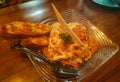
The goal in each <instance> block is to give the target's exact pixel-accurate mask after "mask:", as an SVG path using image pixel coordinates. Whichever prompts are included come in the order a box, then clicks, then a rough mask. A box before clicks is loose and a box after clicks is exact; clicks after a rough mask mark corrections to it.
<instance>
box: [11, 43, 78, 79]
mask: <svg viewBox="0 0 120 82" xmlns="http://www.w3.org/2000/svg"><path fill="white" fill-rule="evenodd" d="M11 48H12V49H16V50H20V51H24V52H25V53H27V54H28V55H31V56H34V57H36V58H38V59H40V60H42V61H43V62H45V63H47V64H48V65H50V67H51V69H52V71H53V73H54V74H55V76H59V77H61V78H62V77H63V78H70V77H76V76H78V74H77V71H78V69H76V68H74V67H73V66H71V65H63V64H62V63H61V62H60V61H59V60H58V61H53V62H51V61H50V60H49V59H48V58H47V57H46V56H45V55H43V54H41V53H37V52H35V51H33V50H30V49H28V48H26V47H24V46H23V45H22V44H21V43H20V42H14V43H12V44H11Z"/></svg>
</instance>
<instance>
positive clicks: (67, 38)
mask: <svg viewBox="0 0 120 82" xmlns="http://www.w3.org/2000/svg"><path fill="white" fill-rule="evenodd" d="M59 36H60V38H62V39H63V40H64V43H65V44H68V43H70V42H71V40H72V37H71V36H70V35H69V34H67V33H61V34H59Z"/></svg>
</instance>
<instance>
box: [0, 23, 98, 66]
mask: <svg viewBox="0 0 120 82" xmlns="http://www.w3.org/2000/svg"><path fill="white" fill-rule="evenodd" d="M68 26H69V28H70V29H72V30H73V32H74V33H75V34H76V35H77V36H78V37H79V39H80V40H81V41H82V43H83V44H84V45H80V44H79V43H77V42H75V41H74V38H72V37H71V35H69V34H67V33H65V32H64V31H63V30H62V29H61V25H60V24H59V23H58V22H56V23H53V24H52V25H47V24H36V23H28V22H12V23H9V24H5V25H1V26H0V35H1V36H2V37H3V38H4V36H7V37H8V36H9V38H12V39H16V37H19V38H20V39H19V40H20V41H21V43H22V44H23V45H24V46H26V47H30V46H32V47H36V48H38V47H40V48H42V53H43V54H44V55H45V56H46V57H47V58H48V59H49V60H50V61H57V60H59V61H61V62H62V63H63V64H68V65H72V66H74V67H76V68H77V67H79V66H80V65H81V64H83V63H84V62H85V61H88V60H89V59H90V58H91V57H92V55H94V54H95V52H96V51H97V50H98V42H97V40H96V39H95V37H93V36H92V35H91V34H89V32H87V28H86V27H85V26H84V25H83V24H79V23H68ZM21 37H24V38H21ZM5 38H6V37H5ZM8 40H9V39H8ZM88 62H89V61H88Z"/></svg>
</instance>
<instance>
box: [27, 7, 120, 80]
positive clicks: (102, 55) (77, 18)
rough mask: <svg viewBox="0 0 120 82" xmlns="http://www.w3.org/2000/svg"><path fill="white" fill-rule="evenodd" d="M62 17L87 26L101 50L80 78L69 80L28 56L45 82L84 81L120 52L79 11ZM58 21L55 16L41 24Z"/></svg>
mask: <svg viewBox="0 0 120 82" xmlns="http://www.w3.org/2000/svg"><path fill="white" fill-rule="evenodd" d="M61 14H62V16H63V17H64V19H65V20H66V21H67V22H78V23H82V24H84V25H85V26H86V28H87V30H88V32H89V33H90V34H92V35H93V36H94V37H95V38H96V40H97V41H98V42H99V49H98V51H97V52H96V53H95V54H94V55H93V56H92V58H91V59H90V60H89V61H88V62H86V63H84V64H83V65H82V66H81V67H80V70H79V71H78V74H79V76H78V77H76V78H69V79H59V78H56V77H55V76H54V74H53V73H52V72H51V69H50V67H49V65H47V64H45V63H44V62H42V61H41V60H40V59H38V58H36V57H34V56H30V55H28V57H29V58H30V60H31V62H32V63H33V65H34V67H35V68H36V70H37V71H38V73H39V74H40V76H41V77H42V78H43V79H44V80H45V82H56V81H64V82H68V81H71V82H72V81H75V80H77V81H78V82H79V81H81V80H82V79H84V78H86V77H88V76H89V75H91V74H92V73H93V72H94V71H95V70H97V69H98V68H99V67H100V66H101V65H103V64H104V63H105V62H106V61H108V60H109V59H110V58H111V57H112V56H113V55H115V53H116V52H117V51H118V50H119V47H118V45H117V44H115V43H114V42H112V41H111V40H110V39H109V38H108V37H107V36H106V35H105V34H104V33H103V32H101V31H100V30H99V29H98V28H97V27H95V26H94V25H93V24H91V23H90V21H89V20H87V19H86V18H85V17H84V16H83V15H81V14H80V13H79V12H78V11H76V10H73V9H69V10H66V11H63V12H62V13H61ZM56 21H57V19H56V17H55V15H50V16H49V17H46V18H45V19H43V20H42V21H39V22H40V23H46V24H51V23H53V22H56Z"/></svg>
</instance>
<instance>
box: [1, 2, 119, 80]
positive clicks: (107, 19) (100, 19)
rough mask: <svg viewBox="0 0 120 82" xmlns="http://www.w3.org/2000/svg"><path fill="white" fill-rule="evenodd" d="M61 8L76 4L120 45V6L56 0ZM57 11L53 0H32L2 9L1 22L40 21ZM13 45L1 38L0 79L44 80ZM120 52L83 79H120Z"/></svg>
mask: <svg viewBox="0 0 120 82" xmlns="http://www.w3.org/2000/svg"><path fill="white" fill-rule="evenodd" d="M54 2H55V4H56V6H57V8H58V9H59V10H60V11H63V10H66V9H69V8H72V9H76V10H78V11H79V12H80V13H82V14H84V15H85V16H86V17H87V18H88V19H89V20H90V21H91V22H92V23H93V24H94V25H95V26H96V27H98V28H99V29H100V30H101V31H102V32H104V33H105V34H106V35H107V36H108V37H109V38H110V39H111V40H112V41H114V42H115V43H117V44H118V45H119V46H120V32H119V31H120V9H118V10H116V9H109V8H105V7H101V6H98V5H96V4H94V3H92V2H91V1H90V0H54ZM50 13H53V11H52V8H51V5H50V3H49V0H38V1H30V2H26V3H23V4H20V5H15V6H11V7H6V8H2V9H0V24H5V23H9V22H12V21H29V22H37V21H40V20H42V19H44V17H47V16H49V14H50ZM22 54H23V53H20V52H18V51H15V50H12V49H10V46H9V42H8V41H6V40H3V39H0V82H42V79H41V77H39V75H38V73H37V72H36V70H35V69H34V67H33V65H32V64H31V62H30V61H29V59H28V57H27V56H26V55H24V54H23V55H22ZM119 76H120V52H118V53H117V54H116V55H114V56H113V57H112V58H111V59H110V60H109V61H108V62H106V63H105V64H104V65H103V66H102V67H101V68H99V69H98V70H97V71H96V72H94V73H93V74H92V75H91V76H89V77H88V78H85V79H84V80H83V82H120V77H119Z"/></svg>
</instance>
